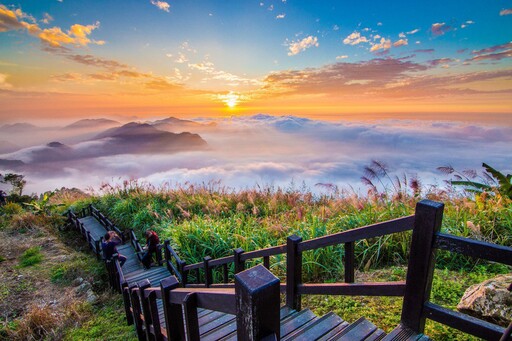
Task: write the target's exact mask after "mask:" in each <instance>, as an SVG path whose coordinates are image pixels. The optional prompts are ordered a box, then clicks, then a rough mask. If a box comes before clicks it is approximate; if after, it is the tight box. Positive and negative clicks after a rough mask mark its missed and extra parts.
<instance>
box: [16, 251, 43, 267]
mask: <svg viewBox="0 0 512 341" xmlns="http://www.w3.org/2000/svg"><path fill="white" fill-rule="evenodd" d="M43 258H44V257H43V255H42V254H41V248H40V247H39V246H33V247H30V248H28V249H27V250H26V251H25V252H23V254H22V255H21V257H20V263H19V266H20V267H22V268H25V267H27V266H32V265H36V264H39V263H41V262H42V261H43Z"/></svg>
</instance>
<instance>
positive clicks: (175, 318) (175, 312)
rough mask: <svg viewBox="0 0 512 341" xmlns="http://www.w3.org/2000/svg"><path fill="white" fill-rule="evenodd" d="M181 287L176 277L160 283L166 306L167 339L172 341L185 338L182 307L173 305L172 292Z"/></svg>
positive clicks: (163, 301)
mask: <svg viewBox="0 0 512 341" xmlns="http://www.w3.org/2000/svg"><path fill="white" fill-rule="evenodd" d="M179 286H180V283H179V282H178V280H177V279H176V277H174V276H171V277H167V278H165V279H163V280H162V281H161V282H160V289H161V290H162V303H163V306H164V316H165V329H166V330H167V337H168V339H169V340H171V341H174V340H181V339H184V338H185V336H184V335H185V331H184V329H183V314H182V313H181V306H179V305H176V304H171V292H172V290H173V289H175V288H177V287H179Z"/></svg>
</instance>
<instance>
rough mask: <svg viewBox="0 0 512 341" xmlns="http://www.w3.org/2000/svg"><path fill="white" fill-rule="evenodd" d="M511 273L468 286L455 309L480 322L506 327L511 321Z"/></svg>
mask: <svg viewBox="0 0 512 341" xmlns="http://www.w3.org/2000/svg"><path fill="white" fill-rule="evenodd" d="M511 283H512V273H510V274H507V275H499V276H496V277H495V278H492V279H489V280H487V281H485V282H482V283H480V284H475V285H472V286H470V287H469V288H468V289H467V290H466V292H465V293H464V296H462V298H461V300H460V302H459V304H458V305H457V309H458V310H459V311H460V312H462V313H465V314H469V315H472V316H474V317H477V318H480V319H482V320H487V321H489V322H492V323H497V324H500V325H502V326H505V327H506V326H507V325H508V324H509V323H510V321H511V320H512V292H510V291H508V287H509V286H510V284H511Z"/></svg>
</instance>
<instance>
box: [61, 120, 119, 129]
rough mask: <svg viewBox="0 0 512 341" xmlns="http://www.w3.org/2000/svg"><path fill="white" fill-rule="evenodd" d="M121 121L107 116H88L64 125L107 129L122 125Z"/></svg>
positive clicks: (76, 127) (77, 127)
mask: <svg viewBox="0 0 512 341" xmlns="http://www.w3.org/2000/svg"><path fill="white" fill-rule="evenodd" d="M120 125H121V123H119V122H117V121H114V120H109V119H106V118H86V119H83V120H79V121H76V122H74V123H71V124H70V125H67V126H65V127H64V129H105V128H110V127H116V126H120Z"/></svg>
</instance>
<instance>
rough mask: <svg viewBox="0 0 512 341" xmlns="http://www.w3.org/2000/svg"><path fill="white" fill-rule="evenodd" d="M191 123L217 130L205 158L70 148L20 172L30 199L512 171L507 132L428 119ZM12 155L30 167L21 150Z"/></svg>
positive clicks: (438, 179) (427, 180)
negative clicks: (70, 192) (137, 187)
mask: <svg viewBox="0 0 512 341" xmlns="http://www.w3.org/2000/svg"><path fill="white" fill-rule="evenodd" d="M196 121H197V122H201V123H209V122H212V121H215V122H216V125H210V126H208V128H204V129H201V131H200V132H198V133H199V134H200V135H201V137H202V138H203V139H204V140H206V141H207V143H208V148H207V149H206V150H201V151H189V152H179V153H174V154H137V155H134V154H130V151H129V150H126V151H125V153H123V154H118V155H114V156H104V157H94V156H91V155H89V154H87V153H84V152H83V151H84V150H87V148H89V147H91V148H93V147H94V148H97V147H98V146H97V143H98V142H79V143H77V144H75V145H74V147H75V148H77V150H78V149H79V150H81V151H82V152H83V155H88V156H87V157H84V158H82V159H75V160H68V161H62V162H53V163H52V162H48V163H42V164H41V163H38V164H34V167H32V168H30V169H29V170H28V171H26V172H24V173H25V175H26V178H27V180H28V184H27V187H26V188H27V191H28V192H43V191H46V190H53V189H55V188H60V187H62V186H65V187H78V188H82V189H85V188H95V189H97V188H99V186H100V185H101V184H102V183H120V182H122V181H123V180H126V179H139V181H142V182H147V183H150V184H152V185H155V186H157V187H158V186H163V185H165V186H174V185H176V184H180V183H181V184H184V183H193V184H203V183H209V182H211V181H219V180H220V182H221V184H222V185H224V186H227V187H230V188H233V189H242V188H253V187H255V186H261V187H264V186H274V187H277V186H280V187H284V188H288V187H290V186H295V187H296V188H297V187H300V186H303V185H305V186H306V187H308V188H310V189H311V190H313V191H321V190H322V189H323V188H325V186H315V185H316V184H318V183H322V184H333V185H336V186H338V187H340V188H349V187H350V188H352V189H354V190H356V191H361V192H363V193H364V192H365V186H364V185H363V184H362V183H361V180H360V178H361V176H362V175H364V167H365V165H368V164H370V162H371V161H372V160H379V161H383V162H385V163H386V164H387V165H388V166H389V168H390V171H391V173H392V174H394V175H399V176H402V174H403V173H405V174H407V175H408V177H413V176H418V177H419V178H420V180H421V181H422V183H424V184H439V185H440V186H443V180H446V179H449V176H447V175H445V174H442V173H440V172H439V171H438V170H437V167H439V166H446V165H451V166H453V167H454V168H456V169H459V170H464V169H476V170H481V164H482V162H486V163H488V164H490V165H492V166H493V167H495V168H496V169H498V170H502V171H508V172H510V171H511V166H512V162H511V161H512V157H511V155H512V154H511V153H510V147H511V146H512V127H511V126H490V125H477V124H474V123H462V122H429V121H425V120H384V121H374V122H348V121H346V122H331V121H329V122H327V121H320V120H313V119H306V118H299V117H295V116H270V115H254V116H241V117H231V118H225V119H215V120H212V119H196ZM98 133H99V132H98ZM56 138H58V136H52V140H55V139H56ZM48 142H50V141H48ZM32 148H39V147H32ZM17 154H18V155H17V156H18V158H23V160H24V161H28V162H30V153H29V152H27V149H23V150H20V151H18V152H17ZM15 156H16V153H12V154H10V157H13V158H14V157H15ZM0 158H1V156H0ZM3 171H5V170H3Z"/></svg>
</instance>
